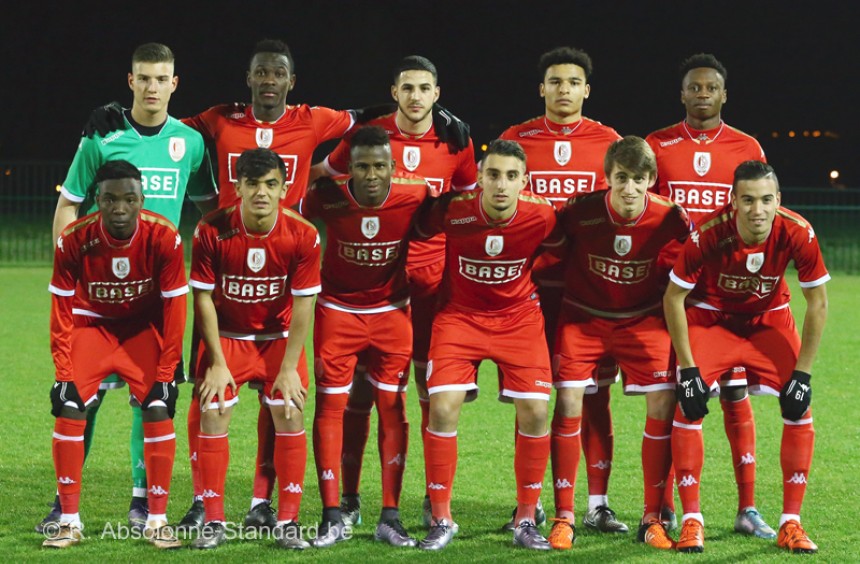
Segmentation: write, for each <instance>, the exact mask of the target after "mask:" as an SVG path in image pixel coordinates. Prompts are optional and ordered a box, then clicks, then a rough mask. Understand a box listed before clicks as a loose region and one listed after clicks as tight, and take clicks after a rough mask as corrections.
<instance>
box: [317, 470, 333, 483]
mask: <svg viewBox="0 0 860 564" xmlns="http://www.w3.org/2000/svg"><path fill="white" fill-rule="evenodd" d="M320 480H323V481H328V480H334V472H333V471H332V469H331V468H326V469H325V470H323V471H322V474H320Z"/></svg>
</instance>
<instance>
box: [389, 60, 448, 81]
mask: <svg viewBox="0 0 860 564" xmlns="http://www.w3.org/2000/svg"><path fill="white" fill-rule="evenodd" d="M410 70H419V71H427V72H429V73H430V74H432V75H433V82H435V83H436V84H439V73H437V72H436V65H434V64H433V63H432V62H430V59H428V58H427V57H422V56H421V55H409V56H408V57H403V58H402V59H400V62H399V63H397V66H396V67H394V73H393V78H392V80H391V83H392V84H397V79H398V78H399V77H400V73H402V72H404V71H410Z"/></svg>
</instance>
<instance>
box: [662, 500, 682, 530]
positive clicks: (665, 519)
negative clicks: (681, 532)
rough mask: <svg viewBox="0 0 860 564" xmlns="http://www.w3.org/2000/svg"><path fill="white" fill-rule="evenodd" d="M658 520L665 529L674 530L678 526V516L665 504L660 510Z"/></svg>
mask: <svg viewBox="0 0 860 564" xmlns="http://www.w3.org/2000/svg"><path fill="white" fill-rule="evenodd" d="M660 522H661V523H663V528H665V529H666V530H667V531H674V530H675V529H677V528H678V517H677V516H676V515H675V512H674V511H673V510H672V509H670V508H668V507H665V506H664V507H663V509H661V510H660Z"/></svg>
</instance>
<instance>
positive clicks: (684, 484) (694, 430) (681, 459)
mask: <svg viewBox="0 0 860 564" xmlns="http://www.w3.org/2000/svg"><path fill="white" fill-rule="evenodd" d="M672 461H673V462H674V463H675V475H676V479H677V481H678V496H679V497H680V498H681V505H682V506H683V508H684V513H701V506H700V499H699V482H700V481H701V478H702V466H703V465H704V463H705V443H704V440H703V439H702V420H701V419H700V420H698V421H690V420H688V419H687V418H686V417H684V415H683V414H682V413H681V409H680V408H676V409H675V420H674V421H673V422H672Z"/></svg>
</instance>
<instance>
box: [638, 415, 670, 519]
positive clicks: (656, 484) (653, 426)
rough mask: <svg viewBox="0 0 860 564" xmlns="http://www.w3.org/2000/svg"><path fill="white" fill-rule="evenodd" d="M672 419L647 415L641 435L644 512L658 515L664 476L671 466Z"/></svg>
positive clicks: (661, 501) (664, 484) (661, 500)
mask: <svg viewBox="0 0 860 564" xmlns="http://www.w3.org/2000/svg"><path fill="white" fill-rule="evenodd" d="M671 437H672V420H671V419H669V420H666V421H661V420H659V419H652V418H650V417H647V418H646V419H645V432H644V433H643V435H642V476H643V478H644V482H645V512H644V515H645V516H646V517H647V516H649V515H651V514H655V515H656V516H659V515H660V509H661V506H662V505H663V494H664V493H665V491H666V476H667V475H668V473H669V467H670V466H672V441H671V440H670V439H671Z"/></svg>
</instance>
